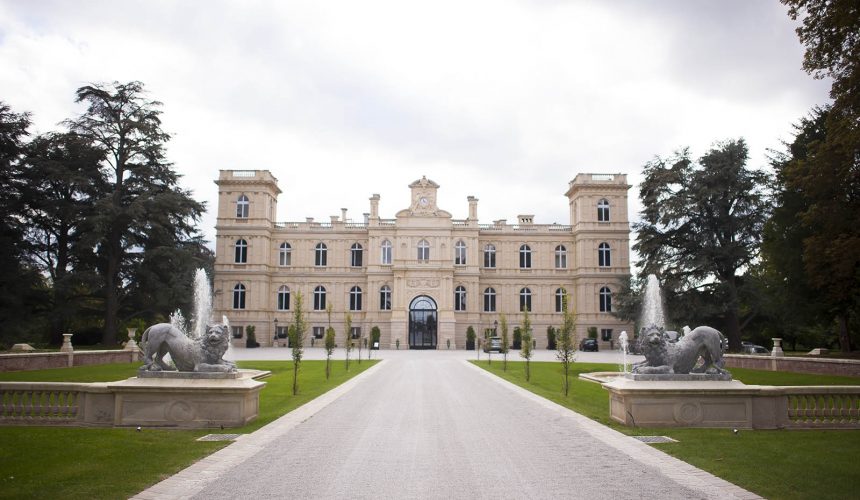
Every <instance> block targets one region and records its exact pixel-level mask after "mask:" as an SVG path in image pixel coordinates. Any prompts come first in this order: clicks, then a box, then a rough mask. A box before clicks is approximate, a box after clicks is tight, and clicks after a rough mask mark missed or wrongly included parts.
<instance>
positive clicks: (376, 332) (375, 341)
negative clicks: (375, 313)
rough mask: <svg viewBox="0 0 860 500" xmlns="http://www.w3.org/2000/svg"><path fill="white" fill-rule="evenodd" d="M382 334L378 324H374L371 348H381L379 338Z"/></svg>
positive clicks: (371, 332) (371, 331)
mask: <svg viewBox="0 0 860 500" xmlns="http://www.w3.org/2000/svg"><path fill="white" fill-rule="evenodd" d="M381 336H382V334H381V333H380V331H379V327H378V326H374V327H373V328H371V329H370V348H371V349H379V345H378V344H379V338H380V337H381Z"/></svg>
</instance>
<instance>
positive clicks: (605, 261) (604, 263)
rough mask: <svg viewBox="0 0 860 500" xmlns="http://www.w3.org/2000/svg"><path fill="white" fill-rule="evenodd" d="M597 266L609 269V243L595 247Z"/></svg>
mask: <svg viewBox="0 0 860 500" xmlns="http://www.w3.org/2000/svg"><path fill="white" fill-rule="evenodd" d="M597 265H598V266H600V267H609V266H611V265H612V263H611V261H610V255H609V243H601V244H600V245H598V246H597Z"/></svg>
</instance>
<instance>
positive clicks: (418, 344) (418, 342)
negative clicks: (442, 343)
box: [409, 295, 436, 349]
mask: <svg viewBox="0 0 860 500" xmlns="http://www.w3.org/2000/svg"><path fill="white" fill-rule="evenodd" d="M409 348H410V349H435V348H436V302H434V301H433V299H431V298H430V297H427V296H423V295H422V296H420V297H416V298H415V299H414V300H412V303H411V304H410V305H409Z"/></svg>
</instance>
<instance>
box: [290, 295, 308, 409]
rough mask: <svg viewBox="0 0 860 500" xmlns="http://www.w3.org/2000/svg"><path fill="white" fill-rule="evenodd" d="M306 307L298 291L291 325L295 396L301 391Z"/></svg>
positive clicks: (306, 327)
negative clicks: (300, 381) (300, 378)
mask: <svg viewBox="0 0 860 500" xmlns="http://www.w3.org/2000/svg"><path fill="white" fill-rule="evenodd" d="M307 329H308V325H307V323H305V314H304V308H303V307H302V292H300V291H297V292H296V303H295V306H294V308H293V324H292V325H291V326H290V345H292V346H293V396H295V395H296V394H298V393H299V364H301V362H302V354H303V349H302V348H303V345H304V340H305V332H306V331H307Z"/></svg>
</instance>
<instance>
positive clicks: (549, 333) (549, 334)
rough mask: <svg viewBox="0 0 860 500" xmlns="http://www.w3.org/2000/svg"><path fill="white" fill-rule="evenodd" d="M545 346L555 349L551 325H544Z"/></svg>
mask: <svg viewBox="0 0 860 500" xmlns="http://www.w3.org/2000/svg"><path fill="white" fill-rule="evenodd" d="M546 348H547V349H549V350H552V351H554V350H555V328H553V327H551V326H548V327H546Z"/></svg>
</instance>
